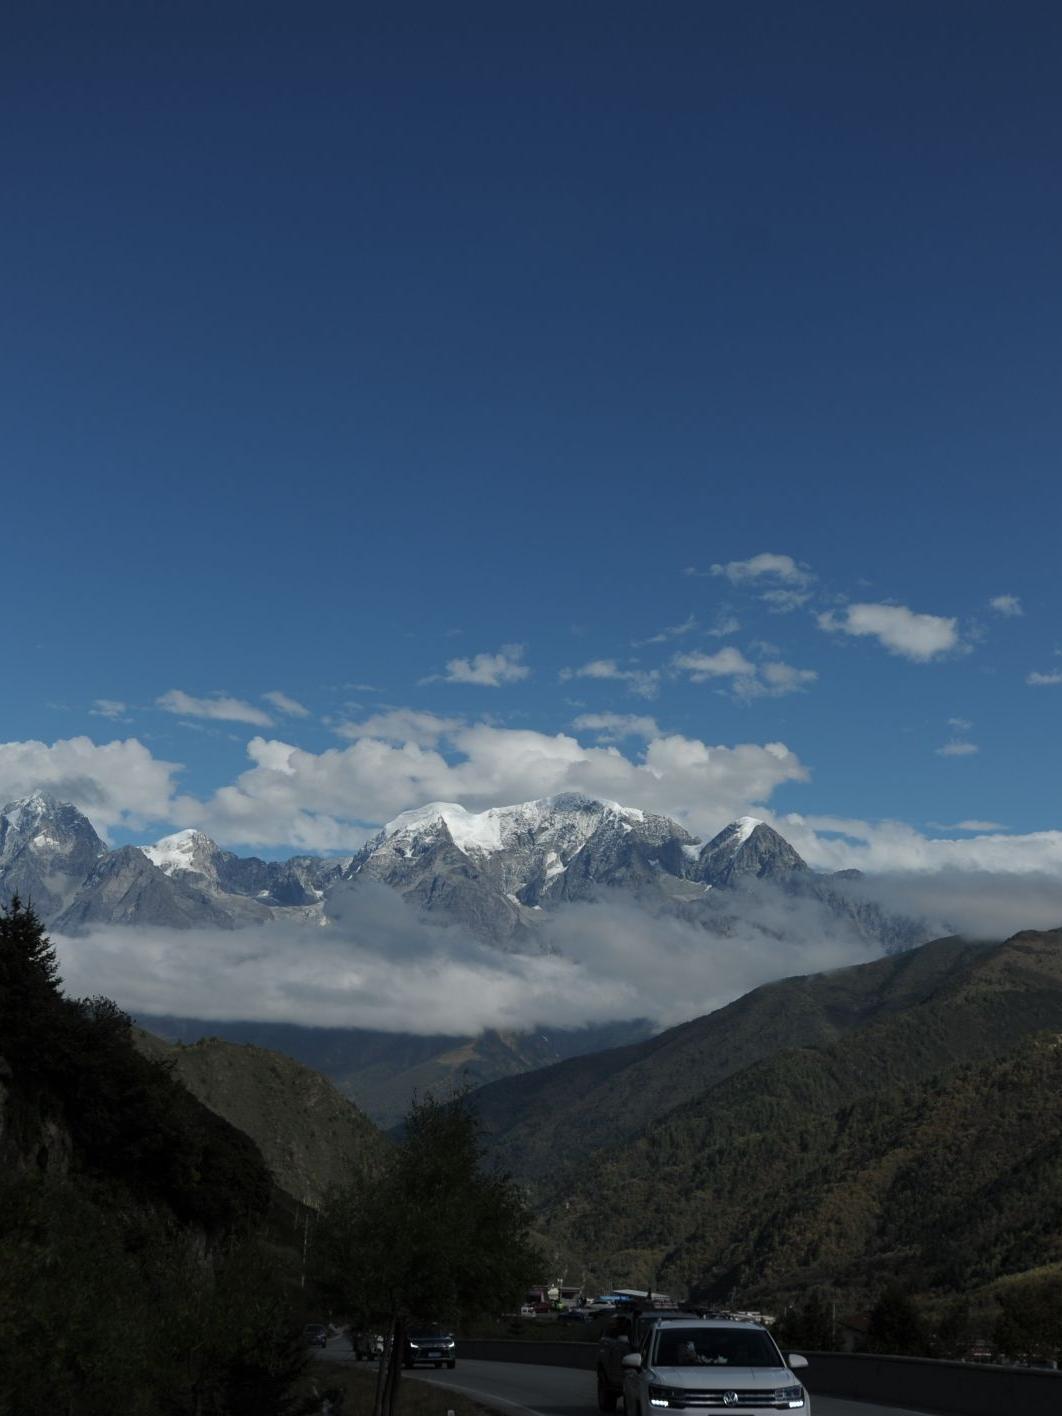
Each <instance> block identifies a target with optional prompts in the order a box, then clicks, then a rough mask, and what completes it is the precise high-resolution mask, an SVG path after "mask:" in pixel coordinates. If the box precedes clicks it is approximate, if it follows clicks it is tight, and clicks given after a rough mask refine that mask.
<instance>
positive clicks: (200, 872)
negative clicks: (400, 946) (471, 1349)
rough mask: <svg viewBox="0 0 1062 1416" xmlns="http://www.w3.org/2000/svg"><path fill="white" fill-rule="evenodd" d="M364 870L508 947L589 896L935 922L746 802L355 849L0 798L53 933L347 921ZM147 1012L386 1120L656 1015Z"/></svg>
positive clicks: (506, 817)
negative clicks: (318, 1020)
mask: <svg viewBox="0 0 1062 1416" xmlns="http://www.w3.org/2000/svg"><path fill="white" fill-rule="evenodd" d="M366 882H372V883H373V885H374V887H378V886H383V887H386V889H387V890H388V891H390V892H392V893H393V894H394V896H395V897H396V899H397V900H399V901H401V902H402V904H403V905H404V906H405V907H406V908H408V910H409V911H410V914H411V922H412V917H416V918H417V919H419V920H421V921H424V922H427V923H428V924H429V925H444V926H450V927H456V928H459V929H461V930H463V931H465V932H466V933H467V934H468V935H470V936H472V937H473V938H474V939H476V940H478V941H479V942H480V943H483V944H487V945H489V946H490V947H492V948H496V949H499V950H502V951H506V952H512V953H515V952H539V951H547V952H549V951H551V950H553V949H554V948H556V947H557V946H556V945H555V943H554V941H553V937H552V930H553V926H554V925H555V924H556V923H557V922H558V921H559V920H561V919H562V918H563V916H564V912H565V911H566V910H567V909H569V908H570V907H576V906H577V907H580V908H585V907H586V906H588V905H591V904H592V902H594V901H601V900H609V901H612V902H616V901H627V902H629V903H630V904H631V905H633V906H636V907H637V909H638V911H639V912H640V913H639V915H638V919H639V921H640V923H644V928H645V929H646V931H647V933H651V930H652V927H653V920H654V918H656V917H659V916H661V915H666V916H669V917H674V918H678V919H681V920H682V921H684V922H686V923H688V924H690V925H692V926H694V927H695V928H696V929H703V930H704V931H706V932H708V933H710V934H712V935H715V936H724V937H727V936H732V935H735V934H737V933H738V932H739V931H741V932H743V933H744V934H746V935H748V934H752V935H759V936H761V937H762V938H764V940H765V941H766V943H767V946H768V947H769V948H770V949H772V950H773V949H774V948H776V947H777V948H778V949H779V950H781V949H783V948H784V944H785V940H786V937H787V930H795V929H797V928H799V929H801V930H804V931H807V930H809V929H810V930H812V931H819V932H822V933H832V934H835V935H836V934H841V935H843V936H845V937H846V938H851V939H853V940H858V941H860V942H861V943H863V944H867V943H869V944H871V945H872V946H873V947H875V948H878V949H882V950H896V949H903V948H907V947H909V946H911V945H912V944H915V943H918V942H920V941H921V940H922V939H925V938H927V937H928V935H929V933H930V932H931V931H930V930H929V928H928V927H927V926H925V925H924V924H922V923H920V922H919V921H917V920H910V919H905V918H901V917H897V916H895V915H889V914H886V913H885V912H884V911H882V910H881V909H880V908H879V907H878V906H877V905H876V904H875V903H874V902H873V901H872V900H870V899H868V898H866V897H865V896H864V895H863V893H862V892H861V889H860V883H859V881H858V880H857V879H853V873H852V872H846V873H844V874H843V875H841V876H824V875H819V874H817V873H816V872H814V871H813V870H811V869H810V868H809V867H808V865H807V864H806V863H805V862H804V861H803V860H802V859H801V857H800V856H799V855H798V853H797V852H796V851H795V850H794V849H793V847H792V846H791V845H790V844H789V843H788V842H787V841H786V840H785V839H784V838H783V837H782V836H781V835H779V833H778V832H777V831H775V830H773V829H772V828H771V827H770V826H769V825H767V824H766V823H765V822H762V821H758V820H757V819H755V818H753V817H743V818H741V819H740V820H739V821H736V822H733V823H731V824H730V825H729V826H727V827H726V828H725V829H724V830H723V831H721V832H720V833H719V834H718V835H717V836H715V837H714V838H713V839H712V840H710V841H708V842H707V843H702V842H700V841H699V840H698V839H697V838H696V837H694V836H693V835H691V834H690V833H689V832H688V831H686V830H685V828H683V827H682V826H681V825H679V824H678V823H677V822H675V821H672V820H671V819H670V818H668V817H666V816H660V815H655V814H653V813H650V812H644V811H641V810H639V809H637V808H634V807H626V806H622V805H620V804H618V803H616V802H609V801H598V800H595V799H593V798H589V797H585V796H580V795H571V794H569V795H564V796H557V797H552V798H546V799H543V800H540V801H531V802H524V803H522V804H520V805H517V806H511V807H499V808H493V809H491V810H488V811H484V812H479V813H474V812H470V811H467V810H465V808H463V807H461V806H459V805H457V804H455V803H445V802H443V803H433V804H431V805H429V806H426V807H423V808H420V809H418V810H415V811H409V812H405V813H403V814H402V815H400V816H398V817H396V818H395V820H393V821H391V822H389V823H388V824H387V825H386V826H384V827H383V828H382V829H381V830H380V831H378V832H377V833H376V834H375V835H374V836H373V837H372V838H371V839H370V840H368V841H367V842H366V843H365V845H364V846H363V847H362V848H361V850H359V851H358V852H357V853H356V854H355V855H354V856H352V857H351V856H348V857H343V858H317V857H313V856H308V855H299V856H293V857H291V858H290V859H287V860H281V861H266V860H262V859H259V858H257V857H241V856H238V855H236V854H234V853H233V852H231V851H228V850H224V849H222V848H221V847H220V846H219V845H217V843H216V842H214V841H213V840H211V839H210V837H209V836H207V835H205V834H204V833H202V832H200V831H196V830H185V831H180V832H177V833H176V834H174V835H170V836H167V837H164V838H163V839H162V840H159V841H155V842H153V843H150V844H147V845H143V846H135V845H123V846H120V847H118V848H116V849H111V848H109V847H108V846H107V844H106V843H105V842H104V841H103V840H102V839H101V837H100V836H99V835H98V834H97V832H96V831H95V829H94V828H93V826H92V824H91V822H90V821H89V820H88V818H87V817H86V816H85V815H83V814H82V813H81V812H80V811H79V810H78V809H77V808H76V807H74V806H73V805H71V804H70V803H68V802H62V801H58V800H56V799H55V798H54V797H51V796H49V795H48V794H47V793H45V792H40V791H39V792H34V793H33V794H32V795H30V796H28V797H26V798H23V799H21V800H19V801H14V802H11V803H9V804H8V805H6V806H5V807H4V808H3V810H2V812H0V899H3V898H10V897H11V896H12V895H15V894H18V895H20V896H21V897H22V898H23V899H27V900H30V901H32V903H33V905H34V907H35V908H36V909H37V910H38V912H39V913H40V915H41V916H42V918H43V919H44V920H45V922H46V923H47V925H48V927H49V928H50V930H52V931H53V932H54V933H56V934H60V935H68V936H69V935H75V936H76V935H84V934H88V933H91V932H92V931H93V930H94V929H99V928H103V927H110V926H115V925H117V926H122V927H129V928H134V927H137V928H150V927H164V928H168V929H177V930H194V929H224V930H234V929H252V930H253V929H256V928H258V929H261V928H264V927H265V926H268V925H276V924H278V923H281V922H285V921H286V922H288V923H289V924H290V925H291V926H292V927H294V928H302V927H305V926H310V925H313V926H318V927H319V926H325V927H329V928H335V929H336V930H337V931H338V932H340V933H342V931H343V929H344V928H345V919H346V916H347V914H348V912H349V911H350V910H351V907H352V905H354V906H356V905H357V902H358V898H359V895H360V893H361V892H362V891H363V890H364V887H365V885H366ZM782 971H784V966H780V968H779V972H782ZM141 1021H142V1022H143V1023H144V1025H145V1026H146V1027H148V1028H150V1029H151V1030H152V1031H154V1032H157V1033H161V1034H164V1035H165V1036H167V1037H169V1038H170V1039H171V1040H178V1041H182V1042H194V1041H195V1040H196V1039H197V1038H200V1037H204V1036H210V1035H217V1036H221V1037H225V1038H228V1039H230V1040H231V1041H240V1042H249V1043H253V1044H257V1045H259V1046H264V1047H267V1048H279V1049H280V1050H283V1051H287V1052H289V1053H290V1055H291V1056H293V1057H295V1058H297V1059H299V1060H301V1061H302V1062H304V1063H307V1064H309V1065H311V1066H315V1067H318V1068H319V1069H320V1070H322V1071H323V1072H325V1073H326V1075H328V1076H329V1077H330V1078H331V1079H332V1080H333V1081H334V1082H335V1083H336V1084H337V1085H338V1086H339V1087H340V1088H341V1089H342V1090H343V1091H344V1093H345V1094H346V1095H348V1096H350V1097H351V1098H353V1099H354V1100H355V1101H356V1102H357V1103H358V1104H359V1105H361V1106H363V1107H364V1108H365V1109H366V1110H367V1111H368V1112H369V1114H370V1115H371V1116H372V1117H373V1118H374V1120H376V1121H378V1122H380V1123H381V1124H385V1125H388V1124H392V1123H393V1122H394V1121H396V1120H397V1119H398V1118H399V1117H400V1116H401V1115H402V1114H403V1112H404V1111H405V1109H406V1106H407V1105H408V1101H409V1097H410V1096H411V1095H412V1093H413V1092H414V1091H417V1090H419V1091H424V1090H425V1089H427V1088H430V1087H436V1088H438V1087H440V1086H441V1087H445V1086H446V1085H448V1084H449V1083H450V1081H451V1080H453V1079H454V1078H460V1079H461V1080H462V1081H463V1082H466V1083H472V1084H477V1085H478V1084H482V1083H485V1082H490V1081H493V1080H495V1079H498V1078H502V1077H507V1076H513V1075H516V1074H519V1073H522V1072H526V1071H529V1070H532V1069H536V1068H540V1067H543V1066H547V1065H549V1064H552V1063H556V1062H559V1061H563V1060H564V1059H566V1058H570V1057H572V1056H573V1055H577V1054H581V1053H589V1052H595V1051H598V1050H600V1049H601V1048H605V1047H614V1046H616V1045H618V1044H621V1043H633V1042H637V1041H640V1040H643V1039H644V1038H645V1037H646V1036H647V1035H648V1034H649V1033H650V1032H651V1031H652V1027H651V1025H650V1023H649V1022H647V1021H646V1020H645V1019H644V1018H641V1019H639V1018H634V1019H629V1020H626V1021H618V1022H615V1023H608V1024H605V1025H603V1026H594V1027H585V1028H568V1029H556V1028H553V1027H551V1026H550V1020H549V1019H548V1018H544V1019H542V1020H541V1022H542V1026H541V1027H540V1028H536V1029H534V1030H533V1031H531V1032H525V1033H519V1032H512V1031H510V1032H489V1031H488V1032H486V1033H484V1034H481V1035H480V1036H478V1037H468V1036H464V1035H461V1034H455V1033H452V1032H448V1031H447V1030H446V1026H445V1021H446V1020H445V1019H440V1022H441V1024H442V1027H441V1029H440V1032H439V1034H438V1035H437V1036H434V1037H420V1036H411V1035H405V1034H398V1033H376V1032H373V1031H371V1030H366V1029H364V1028H359V1029H347V1028H341V1027H340V1028H329V1029H317V1028H300V1027H297V1026H294V1025H287V1024H284V1023H277V1022H264V1021H262V1022H255V1021H239V1020H232V1021H228V1020H214V1021H206V1020H199V1019H195V1018H173V1017H161V1016H150V1015H143V1016H142V1017H141Z"/></svg>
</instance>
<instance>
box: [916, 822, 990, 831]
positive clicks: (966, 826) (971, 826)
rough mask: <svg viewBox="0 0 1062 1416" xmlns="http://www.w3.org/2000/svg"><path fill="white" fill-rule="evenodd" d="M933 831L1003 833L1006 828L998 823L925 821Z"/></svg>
mask: <svg viewBox="0 0 1062 1416" xmlns="http://www.w3.org/2000/svg"><path fill="white" fill-rule="evenodd" d="M926 825H927V826H930V827H932V828H933V830H935V831H977V832H984V831H1005V830H1006V829H1007V828H1006V827H1005V826H1004V825H1003V824H1002V822H1000V821H976V820H971V821H952V822H948V821H927V822H926Z"/></svg>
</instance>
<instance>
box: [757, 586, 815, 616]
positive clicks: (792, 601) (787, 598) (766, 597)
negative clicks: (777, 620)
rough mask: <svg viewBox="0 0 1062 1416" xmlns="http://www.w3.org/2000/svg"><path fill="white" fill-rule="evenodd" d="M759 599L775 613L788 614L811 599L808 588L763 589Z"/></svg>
mask: <svg viewBox="0 0 1062 1416" xmlns="http://www.w3.org/2000/svg"><path fill="white" fill-rule="evenodd" d="M760 599H761V600H762V601H763V603H764V604H765V605H766V606H767V608H768V609H769V610H770V611H771V613H772V614H776V615H789V614H792V613H793V611H794V610H799V609H800V607H801V606H802V605H806V604H807V602H808V601H809V600H810V599H811V592H810V590H784V589H776V590H765V591H764V592H763V594H762V595H761V596H760Z"/></svg>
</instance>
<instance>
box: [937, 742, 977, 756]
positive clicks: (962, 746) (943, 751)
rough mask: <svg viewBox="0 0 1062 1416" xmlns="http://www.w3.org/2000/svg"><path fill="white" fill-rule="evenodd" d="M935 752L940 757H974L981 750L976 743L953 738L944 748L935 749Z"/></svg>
mask: <svg viewBox="0 0 1062 1416" xmlns="http://www.w3.org/2000/svg"><path fill="white" fill-rule="evenodd" d="M934 751H935V752H936V754H937V756H938V757H973V756H974V755H975V753H978V752H980V751H981V749H980V748H979V747H978V746H977V744H976V743H975V742H967V741H966V740H965V739H963V738H952V740H951V742H946V743H945V744H944V746H943V747H938V748H935V749H934Z"/></svg>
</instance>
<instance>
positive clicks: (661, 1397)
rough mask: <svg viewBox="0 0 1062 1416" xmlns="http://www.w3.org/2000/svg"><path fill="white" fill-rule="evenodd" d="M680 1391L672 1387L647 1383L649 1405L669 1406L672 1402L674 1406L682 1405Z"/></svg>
mask: <svg viewBox="0 0 1062 1416" xmlns="http://www.w3.org/2000/svg"><path fill="white" fill-rule="evenodd" d="M681 1395H682V1394H681V1392H677V1391H676V1390H675V1389H674V1387H666V1386H655V1385H653V1384H652V1383H650V1385H649V1405H650V1406H670V1405H671V1403H672V1402H674V1403H675V1405H676V1406H682V1405H683V1404H684V1403H683V1402H682V1400H681Z"/></svg>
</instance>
